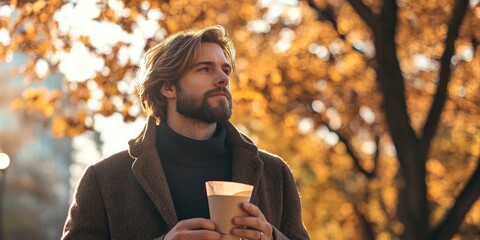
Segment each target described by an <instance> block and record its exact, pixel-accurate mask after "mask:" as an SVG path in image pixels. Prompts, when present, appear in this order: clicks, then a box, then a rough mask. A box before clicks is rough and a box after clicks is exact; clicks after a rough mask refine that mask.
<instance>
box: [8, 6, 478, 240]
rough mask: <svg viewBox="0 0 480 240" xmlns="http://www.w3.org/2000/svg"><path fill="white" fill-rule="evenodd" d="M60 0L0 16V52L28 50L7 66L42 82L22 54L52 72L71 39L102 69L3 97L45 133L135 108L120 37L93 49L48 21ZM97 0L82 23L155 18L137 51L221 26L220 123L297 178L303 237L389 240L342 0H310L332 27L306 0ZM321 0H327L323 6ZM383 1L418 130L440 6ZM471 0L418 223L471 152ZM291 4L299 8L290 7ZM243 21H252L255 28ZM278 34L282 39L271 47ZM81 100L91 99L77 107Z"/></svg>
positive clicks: (371, 104)
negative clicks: (232, 47) (228, 53)
mask: <svg viewBox="0 0 480 240" xmlns="http://www.w3.org/2000/svg"><path fill="white" fill-rule="evenodd" d="M64 2H65V1H59V0H55V1H35V2H33V3H31V2H27V3H24V2H23V1H18V2H17V1H11V3H12V6H15V5H16V7H17V10H16V11H18V14H19V16H17V17H12V18H8V17H5V16H1V17H0V23H1V26H0V29H6V30H8V32H9V34H10V36H11V40H10V43H9V44H6V45H5V44H1V43H0V59H3V60H5V59H8V54H11V53H12V52H15V51H23V52H25V53H26V54H29V55H30V56H31V60H30V61H29V62H27V63H26V64H24V65H22V66H20V67H19V71H20V73H23V74H24V75H25V77H26V78H27V79H31V78H35V79H38V80H42V79H43V78H45V77H46V76H41V75H39V74H37V73H36V70H35V65H36V64H35V63H36V62H37V61H38V60H40V59H42V60H45V61H47V62H48V63H49V69H50V68H51V70H50V71H52V72H58V71H59V65H60V64H61V63H60V62H59V61H58V56H56V55H55V54H57V53H60V52H64V53H69V52H71V51H72V50H73V48H72V46H74V44H75V43H78V42H80V43H81V44H83V45H84V46H85V47H86V48H87V49H88V50H89V51H90V53H91V54H92V55H94V56H95V57H98V58H101V59H102V60H103V61H104V62H103V63H104V67H102V68H97V69H96V70H95V73H94V75H93V76H91V77H89V78H88V79H85V80H82V81H74V80H72V79H68V78H67V76H66V75H65V78H64V79H63V82H64V88H62V90H61V91H60V90H54V91H48V90H46V89H45V88H28V89H26V90H25V91H24V94H23V96H21V98H18V99H17V100H15V101H14V102H13V103H12V105H13V106H14V107H15V108H16V109H26V110H28V111H32V112H34V111H38V112H40V113H41V114H42V115H44V116H45V117H48V118H49V119H51V121H50V124H51V126H52V129H53V134H55V135H57V136H64V135H68V136H74V135H76V134H79V133H81V132H83V131H86V130H89V129H92V127H93V124H94V121H93V116H94V115H96V114H101V115H105V116H108V115H111V114H113V113H115V112H118V113H121V114H122V115H123V116H124V117H125V119H129V120H132V119H134V118H136V117H138V113H135V111H130V109H131V107H132V106H133V105H138V99H137V98H136V96H135V95H134V94H133V93H132V91H129V90H125V89H123V88H122V89H121V88H120V87H119V83H121V82H123V83H131V82H132V81H134V79H133V78H134V76H135V75H136V72H137V61H136V59H134V58H129V59H127V60H126V61H124V60H120V56H121V55H122V54H123V55H124V54H125V52H128V51H126V50H125V49H128V47H131V45H132V43H126V42H124V41H120V40H118V42H116V43H115V44H113V46H112V47H111V50H110V51H109V52H108V53H105V52H103V51H102V50H101V49H97V48H96V47H95V45H94V43H93V42H92V41H93V39H92V37H93V36H87V35H81V36H72V35H69V34H72V32H67V33H64V32H63V30H62V29H61V27H60V25H61V24H62V23H60V22H57V21H56V20H55V17H54V16H55V12H57V11H59V9H60V8H61V7H62V6H64V4H68V3H64ZM110 2H114V1H100V2H99V3H98V4H97V6H98V7H99V8H100V10H101V12H100V14H99V16H98V17H97V18H95V19H93V20H94V21H97V22H98V21H106V22H111V23H114V24H116V25H118V26H120V27H121V28H122V29H123V30H124V31H125V32H126V33H132V32H134V31H135V29H137V28H138V24H139V22H138V21H139V19H143V20H145V19H149V17H151V16H152V15H154V14H156V13H160V14H161V17H160V18H159V20H158V21H155V22H156V24H158V27H159V30H158V31H157V33H156V34H153V35H151V36H149V37H148V39H146V40H147V41H146V43H145V45H144V46H142V47H143V48H142V50H145V49H147V48H148V47H149V46H152V45H153V44H155V43H156V42H158V41H159V40H160V39H161V38H162V37H163V36H165V35H167V34H169V33H172V32H175V31H178V30H180V29H185V28H190V27H200V26H206V25H211V24H216V23H218V24H223V25H224V26H225V27H226V28H227V29H229V31H230V33H231V35H232V38H233V39H234V40H235V42H236V48H237V62H236V67H237V69H236V75H235V77H234V78H233V79H232V89H233V93H234V101H235V102H234V111H235V113H234V118H233V121H234V122H235V123H236V124H237V125H238V126H239V128H240V129H241V130H243V131H245V132H247V134H249V135H250V136H252V138H253V139H254V140H255V141H257V142H258V143H259V145H260V146H261V147H262V148H266V149H268V150H269V151H272V152H275V153H278V154H279V155H281V156H282V157H284V158H285V159H286V160H287V161H288V163H289V165H290V167H291V168H292V170H293V173H294V174H295V176H296V178H297V183H298V185H299V188H300V191H301V195H302V202H303V208H304V212H303V214H304V221H305V224H306V226H307V228H308V230H309V232H310V234H311V238H312V239H360V238H362V239H367V238H368V237H366V236H368V227H367V228H366V227H364V225H365V223H368V225H369V228H370V231H372V232H373V233H374V234H375V236H376V238H377V239H398V238H399V236H400V235H401V234H402V231H403V225H402V224H401V223H400V221H399V219H398V216H397V200H398V191H397V189H398V187H399V186H400V185H401V184H402V182H401V181H400V180H399V178H398V175H399V172H398V168H399V164H398V162H397V161H396V152H395V148H394V146H393V143H392V141H391V139H390V137H389V133H388V132H387V130H386V129H387V127H386V123H385V119H384V116H383V115H384V112H383V109H382V101H383V96H382V93H381V92H380V90H379V86H378V82H377V79H376V77H377V76H376V71H375V67H376V63H375V62H374V59H373V57H374V56H375V46H374V39H373V37H372V33H371V31H370V30H369V28H368V27H367V26H366V24H365V23H364V22H363V21H362V20H361V18H360V17H359V16H358V15H357V14H356V13H355V10H354V9H353V8H352V7H351V5H350V4H348V3H346V2H344V1H310V2H314V3H315V4H316V6H317V7H319V8H321V9H325V8H327V7H330V8H331V9H332V12H333V13H334V17H335V20H336V22H335V24H334V23H333V22H331V21H328V20H326V19H328V18H327V17H325V16H324V15H319V14H318V13H316V12H314V11H313V10H312V9H311V8H310V7H309V6H308V5H307V4H306V1H305V2H303V1H302V2H301V3H299V4H298V5H282V6H281V7H272V6H265V7H260V6H259V4H258V3H257V1H254V0H242V1H236V2H235V3H232V2H229V1H223V0H205V1H186V0H175V1H168V3H167V2H162V3H159V2H158V1H151V0H149V1H124V3H123V6H124V7H125V8H128V11H127V12H126V13H125V14H120V13H119V12H118V11H116V10H115V9H114V7H112V6H110V5H109V3H110ZM330 2H332V3H330ZM333 2H335V5H331V4H333ZM363 2H364V3H365V4H366V5H367V6H368V7H370V9H371V10H372V12H373V13H379V12H380V11H381V8H382V5H383V2H382V1H379V0H369V1H363ZM396 2H397V3H398V4H399V10H398V23H397V30H396V36H395V41H396V44H397V56H398V60H399V62H400V67H401V69H402V74H403V76H404V79H405V87H406V91H405V94H406V101H407V107H408V109H407V110H408V113H409V117H410V121H411V124H412V126H413V128H414V129H415V131H416V132H417V133H419V132H421V130H422V129H421V128H422V126H423V124H424V121H425V118H426V116H427V113H428V110H429V108H430V106H431V101H432V96H433V94H434V92H435V91H436V86H437V81H438V71H439V69H438V67H439V63H438V59H439V57H440V56H441V54H442V52H443V50H444V40H445V37H446V33H447V31H448V28H447V25H446V24H447V22H448V19H449V16H450V15H451V11H452V3H451V1H446V0H445V1H444V0H442V1H396ZM479 9H480V7H479V6H478V5H477V6H475V7H473V8H471V9H470V10H468V13H467V18H468V19H466V20H465V21H464V23H465V24H464V25H462V29H461V32H460V37H459V39H458V40H457V42H456V43H457V55H456V63H455V66H454V69H455V70H454V74H453V75H452V77H451V84H450V85H449V98H448V101H447V104H446V106H445V108H444V113H443V114H442V119H441V123H440V127H439V130H438V132H437V135H436V138H435V139H434V144H433V146H432V149H431V153H430V159H429V160H428V162H427V164H426V169H427V175H428V177H427V179H426V183H427V185H428V188H429V192H428V199H429V202H430V203H431V206H432V210H431V216H430V219H431V223H432V224H436V223H438V222H439V221H440V220H441V219H442V217H443V216H444V214H445V213H446V211H448V209H449V208H450V206H451V205H452V203H453V202H454V200H455V198H456V196H457V194H458V192H459V190H460V189H461V187H460V186H463V184H464V183H465V181H466V179H467V177H468V176H469V175H468V174H466V173H471V172H472V171H473V169H474V167H475V164H474V163H475V162H478V160H477V159H478V157H479V156H480V150H479V149H480V134H479V133H478V129H479V127H480V124H479V123H478V120H477V119H478V117H479V116H480V109H479V107H478V106H479V104H478V103H479V102H480V95H478V94H477V93H476V92H477V90H478V88H479V84H480V67H479V66H480V63H479V61H480V55H479V53H478V51H476V50H477V48H478V41H479V40H480V35H479V33H480V29H479V28H480V20H479V18H480V14H479V12H480V10H479ZM155 11H156V13H155ZM276 11H278V12H276ZM295 11H298V13H299V14H298V15H294V14H293V15H292V14H291V13H292V12H294V13H295ZM272 16H273V17H272ZM255 23H257V24H258V25H256V24H255ZM255 26H260V28H259V29H257V30H255V29H254V27H255ZM264 28H266V29H264ZM137 30H138V29H137ZM70 31H73V30H72V29H70ZM289 34H291V35H289ZM282 36H283V37H282ZM285 36H290V38H288V37H285ZM282 44H287V45H289V47H287V48H282V46H284V45H282ZM462 49H463V50H462ZM470 53H471V54H470ZM469 54H470V55H469ZM55 56H56V57H55ZM137 60H138V59H137ZM452 61H453V60H452ZM83 64H87V63H84V62H79V63H78V66H76V67H77V68H82V67H83ZM27 83H29V81H27ZM94 91H95V92H96V93H95V94H98V92H101V95H100V96H97V95H95V94H93V92H94ZM89 101H95V102H97V103H99V104H100V107H98V108H94V109H93V108H91V107H89V106H90V105H89ZM315 104H316V105H315ZM132 112H133V113H132ZM67 113H68V114H67ZM375 137H378V139H379V142H378V144H377V142H376V141H375ZM344 139H346V142H344V141H345V140H344ZM347 144H350V145H347ZM372 144H373V145H372ZM350 147H351V148H352V149H353V151H354V152H355V154H356V156H358V158H359V159H357V160H358V162H359V165H360V166H362V167H363V168H365V169H366V171H375V174H374V176H373V177H368V176H367V175H366V174H364V173H361V172H360V171H359V170H358V166H356V165H355V164H354V161H353V159H352V155H351V154H350V153H349V152H348V148H350ZM376 151H378V158H377V159H376V160H375V156H374V155H375V152H376ZM447 172H448V174H447ZM478 209H480V203H479V202H478V201H477V203H476V204H475V205H474V206H473V207H472V209H471V211H470V212H469V214H468V215H467V217H466V218H465V221H464V224H463V225H462V227H461V229H460V232H459V235H458V236H457V237H459V236H460V238H459V239H461V237H462V236H465V239H467V236H470V235H471V234H472V232H474V230H472V229H475V228H477V229H478V228H479V227H480V214H479V212H480V211H478ZM362 219H364V220H362ZM362 221H364V222H362Z"/></svg>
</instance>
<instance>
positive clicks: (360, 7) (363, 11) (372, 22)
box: [348, 0, 381, 36]
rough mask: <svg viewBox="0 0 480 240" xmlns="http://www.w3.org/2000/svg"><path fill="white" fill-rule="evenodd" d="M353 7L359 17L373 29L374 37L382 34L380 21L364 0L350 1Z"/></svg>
mask: <svg viewBox="0 0 480 240" xmlns="http://www.w3.org/2000/svg"><path fill="white" fill-rule="evenodd" d="M348 1H349V2H350V4H351V5H352V7H353V9H355V11H356V12H357V13H358V15H359V16H360V17H361V18H362V19H363V20H364V21H365V23H366V24H367V25H368V26H369V27H370V29H372V31H373V32H374V35H376V36H377V35H378V34H380V31H381V28H380V26H379V22H378V19H377V18H376V17H375V14H373V12H372V10H370V8H368V6H367V5H365V3H363V2H362V0H348Z"/></svg>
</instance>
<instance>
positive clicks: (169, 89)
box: [160, 82, 177, 98]
mask: <svg viewBox="0 0 480 240" xmlns="http://www.w3.org/2000/svg"><path fill="white" fill-rule="evenodd" d="M160 93H161V94H162V95H163V96H165V97H166V98H175V97H176V94H177V92H176V86H175V84H174V83H173V82H166V83H164V84H163V85H162V87H161V88H160Z"/></svg>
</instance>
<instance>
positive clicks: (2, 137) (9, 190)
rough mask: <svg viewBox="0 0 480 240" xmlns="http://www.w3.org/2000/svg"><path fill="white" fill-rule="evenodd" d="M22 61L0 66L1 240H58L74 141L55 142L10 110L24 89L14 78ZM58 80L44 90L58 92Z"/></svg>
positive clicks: (39, 125) (39, 123)
mask: <svg viewBox="0 0 480 240" xmlns="http://www.w3.org/2000/svg"><path fill="white" fill-rule="evenodd" d="M26 60H27V57H26V56H23V55H21V54H15V56H14V57H13V59H12V61H10V62H9V63H8V64H2V65H0V89H1V94H0V149H1V150H2V151H3V152H5V153H7V154H8V155H9V156H10V159H11V163H10V166H9V168H8V169H7V171H6V178H5V180H6V187H5V191H4V196H3V197H4V205H3V208H4V209H3V211H0V212H3V214H4V215H3V216H0V217H3V221H2V222H3V223H4V226H3V230H4V239H31V240H32V239H59V238H60V236H61V232H62V228H63V224H64V222H65V218H66V216H67V210H68V205H69V201H70V192H71V187H70V166H71V163H72V152H73V147H72V142H73V141H72V139H69V138H54V137H52V135H51V133H50V129H49V128H48V125H46V124H45V122H44V121H43V119H36V118H35V117H34V116H32V115H27V114H26V113H24V112H23V111H14V110H12V109H11V101H12V100H13V99H14V98H17V97H19V96H21V94H22V91H23V89H24V88H25V87H26V86H25V85H24V83H23V79H22V76H12V75H11V70H12V68H13V67H18V66H20V64H21V63H23V62H25V61H26ZM60 79H61V76H59V75H51V76H49V77H48V78H47V79H46V80H44V81H42V83H41V84H42V86H44V87H46V88H48V89H52V88H59V87H60V86H61V82H60Z"/></svg>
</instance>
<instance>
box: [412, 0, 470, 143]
mask: <svg viewBox="0 0 480 240" xmlns="http://www.w3.org/2000/svg"><path fill="white" fill-rule="evenodd" d="M467 6H468V0H457V1H456V2H455V6H454V8H453V14H452V17H451V19H450V22H449V23H448V33H447V38H446V39H445V50H444V52H443V55H442V57H441V58H440V64H441V65H440V74H439V81H438V87H437V92H436V93H435V96H434V99H433V103H432V107H431V108H430V112H429V113H428V117H427V121H426V122H425V125H424V127H423V135H422V139H421V147H422V148H423V149H422V150H423V151H425V152H426V151H427V150H428V149H429V147H430V144H431V141H432V138H433V136H434V135H435V132H436V130H437V126H438V123H439V121H440V115H441V114H442V109H443V106H444V105H445V101H446V99H447V87H448V82H449V80H450V75H451V72H452V69H451V67H450V61H451V58H452V56H453V53H454V51H455V40H456V39H457V37H458V31H459V29H460V25H461V23H462V20H463V18H464V16H465V12H466V11H467Z"/></svg>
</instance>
